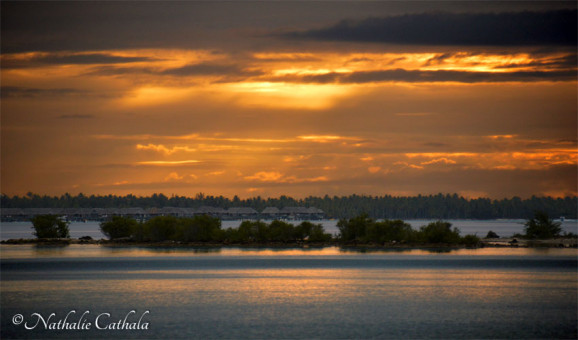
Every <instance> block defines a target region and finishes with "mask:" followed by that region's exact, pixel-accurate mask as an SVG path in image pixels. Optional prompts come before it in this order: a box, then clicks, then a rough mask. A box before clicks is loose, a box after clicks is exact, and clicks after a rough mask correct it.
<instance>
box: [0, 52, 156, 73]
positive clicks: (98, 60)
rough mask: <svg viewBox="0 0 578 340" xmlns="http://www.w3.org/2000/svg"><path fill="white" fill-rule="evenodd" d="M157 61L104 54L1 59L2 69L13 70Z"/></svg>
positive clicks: (7, 57)
mask: <svg viewBox="0 0 578 340" xmlns="http://www.w3.org/2000/svg"><path fill="white" fill-rule="evenodd" d="M155 60H157V59H153V58H148V57H121V56H115V55H110V54H105V53H90V54H60V53H49V54H45V55H37V56H32V57H30V58H26V59H23V58H16V57H14V56H10V55H6V56H3V58H2V68H3V69H14V68H24V67H37V66H44V65H70V64H76V65H79V64H80V65H84V64H87V65H90V64H122V63H134V62H142V61H155Z"/></svg>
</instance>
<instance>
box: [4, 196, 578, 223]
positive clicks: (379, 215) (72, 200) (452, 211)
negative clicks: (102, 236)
mask: <svg viewBox="0 0 578 340" xmlns="http://www.w3.org/2000/svg"><path fill="white" fill-rule="evenodd" d="M0 204H1V206H2V207H3V208H132V207H140V208H151V207H157V208H162V207H167V206H168V207H182V208H199V207H202V206H211V207H220V208H224V209H228V208H232V207H250V208H253V209H255V210H257V211H263V209H265V208H266V207H277V208H279V209H282V208H284V207H293V206H303V207H316V208H319V209H321V210H323V211H324V212H325V213H326V215H327V217H328V218H336V219H340V218H351V217H354V216H357V215H359V214H362V213H366V214H367V215H368V216H369V217H370V218H374V219H384V218H388V219H421V218H423V219H496V218H515V219H525V218H529V217H531V216H532V215H533V213H534V211H544V212H545V213H547V214H549V215H550V216H554V217H560V216H564V217H566V218H570V219H575V218H577V215H578V209H577V207H578V197H576V196H574V197H565V198H552V197H537V196H532V197H531V198H528V199H521V198H519V197H513V198H504V199H500V200H497V199H494V200H492V199H489V198H474V199H468V198H464V197H461V196H458V195H457V194H453V195H450V194H446V195H443V194H437V195H427V196H426V195H423V196H422V195H418V196H391V195H384V196H370V195H349V196H333V197H330V196H329V195H325V196H323V197H316V196H309V197H306V198H303V199H295V198H292V197H288V196H280V197H277V198H262V197H259V196H257V197H252V198H247V199H240V198H239V197H237V196H235V197H233V198H232V199H231V198H227V197H223V196H210V195H204V194H202V193H199V194H197V195H195V196H194V197H187V196H177V195H173V196H170V197H168V196H166V195H164V194H153V195H151V196H135V195H126V196H116V195H104V196H95V195H90V196H86V195H84V194H78V195H75V196H73V195H70V194H64V195H61V196H47V195H43V196H41V195H38V194H34V193H28V194H26V195H24V196H11V197H10V196H7V195H4V194H3V195H2V196H1V198H0Z"/></svg>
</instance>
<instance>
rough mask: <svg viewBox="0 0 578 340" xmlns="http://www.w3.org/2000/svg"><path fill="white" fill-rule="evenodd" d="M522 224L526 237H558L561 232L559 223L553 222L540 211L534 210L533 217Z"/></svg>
mask: <svg viewBox="0 0 578 340" xmlns="http://www.w3.org/2000/svg"><path fill="white" fill-rule="evenodd" d="M524 226H525V227H524V232H525V233H526V234H525V235H524V236H525V238H527V239H551V238H554V237H559V236H560V233H561V232H562V227H561V223H560V222H554V221H553V220H551V219H550V217H549V216H548V214H546V213H545V212H542V211H536V212H535V213H534V217H533V218H530V219H528V220H527V221H526V223H525V224H524Z"/></svg>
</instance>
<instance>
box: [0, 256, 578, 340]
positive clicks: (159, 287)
mask: <svg viewBox="0 0 578 340" xmlns="http://www.w3.org/2000/svg"><path fill="white" fill-rule="evenodd" d="M0 255H1V256H0V257H1V262H0V264H1V275H2V277H1V297H0V299H1V300H0V302H1V309H2V310H1V311H2V313H1V324H0V326H1V328H0V335H1V338H3V339H7V338H198V339H207V338H228V339H230V338H235V339H246V338H251V339H254V338H259V339H262V338H267V339H269V338H283V339H286V338H331V339H334V338H362V339H368V338H380V339H381V338H396V339H399V338H444V339H446V338H576V336H577V309H578V306H577V298H578V297H577V255H578V253H577V250H576V249H510V248H508V249H502V248H485V249H477V250H468V249H461V250H451V251H450V250H446V251H444V250H435V251H433V250H421V249H412V250H407V251H385V252H384V251H380V252H369V253H360V252H353V251H342V250H340V249H339V248H334V247H330V248H321V249H240V248H222V249H221V248H179V249H170V248H140V247H104V246H97V245H84V246H83V245H71V246H66V247H37V246H33V245H2V246H1V247H0ZM132 310H134V311H135V312H134V314H131V311H132ZM71 311H75V313H71ZM147 311H148V313H147ZM86 312H88V313H87V314H85V318H84V319H83V320H84V321H79V320H81V317H80V316H81V315H82V314H83V313H86ZM34 313H37V315H41V316H42V317H44V318H48V317H49V316H50V314H51V313H55V314H54V316H53V318H52V319H51V320H52V321H54V322H57V321H58V320H62V319H64V318H65V317H66V314H70V313H71V314H70V315H69V320H67V321H68V322H69V323H77V322H78V323H82V322H84V324H86V323H87V322H90V323H93V325H92V327H91V329H84V330H63V329H60V330H58V329H55V330H54V329H45V328H46V327H44V326H43V325H42V323H41V322H40V324H38V325H37V326H36V327H35V328H34V329H30V330H27V329H25V327H24V324H27V325H28V326H29V327H30V328H31V327H32V326H34V325H35V323H38V320H39V318H38V316H34V315H33V314H34ZM103 313H106V314H103ZM17 314H20V315H22V319H23V322H22V323H19V320H18V318H16V319H14V318H15V317H16V315H17ZM127 314H128V317H127V322H128V323H131V322H132V323H134V324H137V321H138V319H139V318H140V317H141V316H142V320H141V321H142V324H144V323H148V329H140V330H138V329H134V330H99V329H96V327H95V325H94V323H95V319H96V318H97V317H98V316H99V315H101V317H100V319H99V323H100V327H104V326H107V325H108V326H110V324H112V323H118V321H119V320H121V319H124V318H125V317H126V316H127ZM15 323H18V324H17V325H16V324H15ZM63 323H64V321H63ZM141 327H142V326H141ZM48 328H49V327H48Z"/></svg>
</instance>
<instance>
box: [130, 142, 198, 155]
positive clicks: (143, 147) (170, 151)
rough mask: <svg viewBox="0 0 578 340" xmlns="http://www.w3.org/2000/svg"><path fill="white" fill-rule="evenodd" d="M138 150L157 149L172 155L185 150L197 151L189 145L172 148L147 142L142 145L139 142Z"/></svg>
mask: <svg viewBox="0 0 578 340" xmlns="http://www.w3.org/2000/svg"><path fill="white" fill-rule="evenodd" d="M136 148H137V150H153V151H157V152H162V153H164V154H165V155H171V154H173V153H176V152H179V151H183V152H195V151H196V149H193V148H190V147H188V146H174V147H172V148H169V147H166V146H164V145H162V144H158V145H156V144H147V145H142V144H137V146H136Z"/></svg>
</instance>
